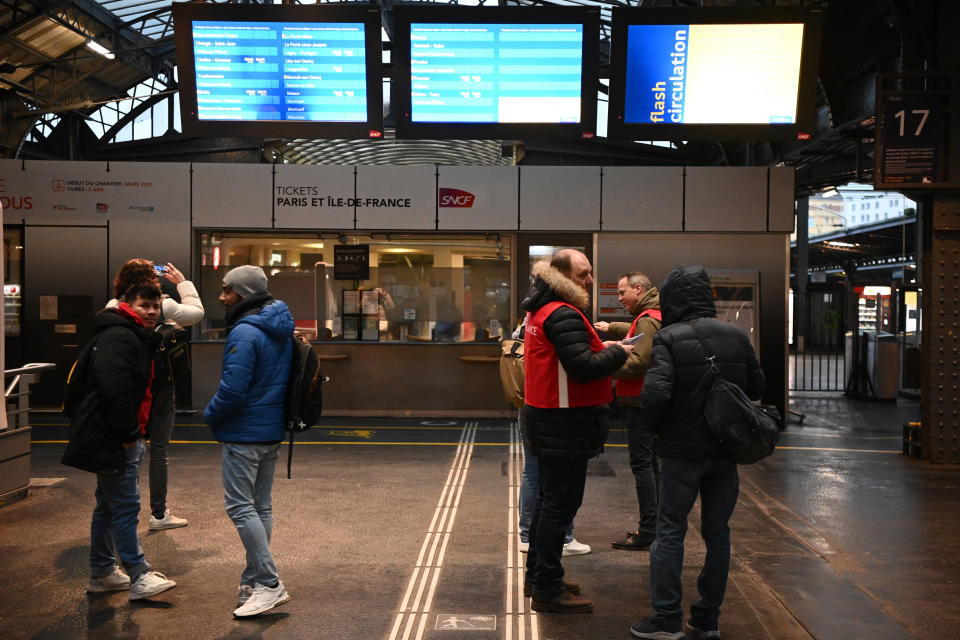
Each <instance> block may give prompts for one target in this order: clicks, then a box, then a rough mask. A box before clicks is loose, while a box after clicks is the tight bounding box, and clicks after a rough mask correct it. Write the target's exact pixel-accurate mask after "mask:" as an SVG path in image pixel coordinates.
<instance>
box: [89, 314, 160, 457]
mask: <svg viewBox="0 0 960 640" xmlns="http://www.w3.org/2000/svg"><path fill="white" fill-rule="evenodd" d="M93 330H94V333H95V334H96V335H97V344H96V348H95V351H94V353H93V359H92V361H91V362H92V365H93V367H92V369H93V381H92V382H93V383H94V384H96V388H97V392H98V394H99V396H100V405H101V407H102V409H103V417H104V420H105V421H106V423H107V426H108V428H109V430H110V432H111V433H112V434H113V435H114V437H116V439H117V440H119V441H120V442H132V441H134V440H136V439H137V438H139V437H140V426H139V424H138V422H137V412H138V411H139V409H140V403H141V402H143V395H144V393H146V390H147V384H148V382H149V381H150V366H151V364H152V363H153V357H154V354H155V352H156V338H155V337H154V335H155V334H154V333H153V332H152V331H148V330H147V329H144V328H143V327H141V326H138V325H137V324H135V323H134V321H133V320H132V319H130V318H128V317H126V316H124V315H123V314H122V313H121V312H119V311H117V310H116V309H104V310H103V311H101V312H100V313H98V314H97V315H96V316H95V317H94V318H93Z"/></svg>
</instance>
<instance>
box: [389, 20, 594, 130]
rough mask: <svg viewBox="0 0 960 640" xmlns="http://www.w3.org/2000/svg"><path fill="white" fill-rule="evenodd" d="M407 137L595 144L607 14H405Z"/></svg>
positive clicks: (399, 63)
mask: <svg viewBox="0 0 960 640" xmlns="http://www.w3.org/2000/svg"><path fill="white" fill-rule="evenodd" d="M395 20H396V25H395V30H394V31H395V36H396V41H395V45H394V48H393V50H394V68H395V77H394V83H393V84H394V94H393V96H394V97H393V100H392V102H393V105H394V114H395V117H396V124H397V137H402V138H414V137H415V138H431V137H433V138H531V137H544V138H551V137H555V138H566V139H579V138H592V137H593V134H594V131H595V128H596V94H597V91H596V82H597V80H596V65H595V59H596V49H597V37H598V35H597V33H598V32H597V29H598V24H599V12H598V11H596V10H590V9H579V8H553V9H540V8H529V7H523V8H516V7H514V8H487V7H437V6H434V5H431V6H424V5H417V6H399V7H397V9H396V11H395Z"/></svg>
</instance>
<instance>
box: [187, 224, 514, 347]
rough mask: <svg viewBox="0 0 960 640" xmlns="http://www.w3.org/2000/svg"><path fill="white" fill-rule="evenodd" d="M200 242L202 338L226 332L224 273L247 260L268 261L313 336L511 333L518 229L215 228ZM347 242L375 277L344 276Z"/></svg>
mask: <svg viewBox="0 0 960 640" xmlns="http://www.w3.org/2000/svg"><path fill="white" fill-rule="evenodd" d="M198 240H199V242H198V247H199V252H200V255H199V263H200V278H199V287H200V295H201V297H202V299H203V304H204V307H205V308H206V309H207V315H206V317H205V319H204V322H203V325H202V328H201V338H202V339H211V340H217V339H222V338H223V337H224V328H225V322H224V310H223V307H222V306H221V305H220V303H219V302H218V301H217V297H218V296H219V295H220V291H221V285H222V280H223V276H224V275H225V274H226V273H227V271H229V270H230V268H231V267H234V266H239V265H243V264H252V265H257V266H260V267H262V268H263V270H264V271H265V272H266V274H267V277H268V280H269V288H270V292H271V293H272V294H273V295H274V297H276V298H279V299H281V300H283V301H284V302H286V303H287V305H288V306H289V307H290V310H291V312H292V313H293V316H294V318H295V320H296V326H297V331H298V333H300V334H302V335H304V336H306V337H307V338H309V339H310V340H359V341H380V342H474V341H487V340H497V339H498V338H500V337H502V336H503V335H504V331H508V329H507V326H508V320H509V317H510V293H511V292H510V255H511V253H510V251H511V246H510V240H511V239H510V237H509V236H503V235H498V234H483V235H448V236H437V235H410V234H397V233H389V234H387V233H383V234H379V233H378V234H351V233H339V232H338V233H315V234H311V235H303V236H297V235H284V236H271V235H267V234H263V233H259V234H257V233H236V232H214V231H209V232H200V233H199V238H198ZM338 245H339V246H347V247H349V246H355V247H358V248H360V249H361V255H364V254H365V255H366V257H367V263H368V277H367V278H365V279H362V280H352V279H351V280H347V279H338V278H337V277H336V276H337V272H336V270H335V267H334V252H335V249H334V247H335V246H338ZM363 247H366V249H362V248H363Z"/></svg>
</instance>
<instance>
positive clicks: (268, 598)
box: [233, 582, 290, 618]
mask: <svg viewBox="0 0 960 640" xmlns="http://www.w3.org/2000/svg"><path fill="white" fill-rule="evenodd" d="M289 601H290V594H289V593H287V590H286V589H284V588H283V583H282V582H278V583H277V586H275V587H274V588H272V589H271V588H270V587H267V586H264V585H262V584H258V585H257V586H255V587H254V588H253V593H251V594H250V598H249V599H248V600H247V601H246V602H244V603H243V606H241V607H237V608H236V610H235V611H234V612H233V615H234V616H236V617H237V618H246V617H248V616H255V615H259V614H261V613H263V612H264V611H270V609H273V608H274V607H279V606H280V605H282V604H283V603H285V602H289Z"/></svg>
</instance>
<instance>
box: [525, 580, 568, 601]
mask: <svg viewBox="0 0 960 640" xmlns="http://www.w3.org/2000/svg"><path fill="white" fill-rule="evenodd" d="M563 588H564V589H566V590H567V591H569V592H570V593H572V594H574V595H579V593H580V585H579V584H578V583H576V582H570V581H569V580H564V581H563ZM532 595H533V583H531V582H530V581H529V580H524V581H523V597H525V598H529V597H530V596H532Z"/></svg>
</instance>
